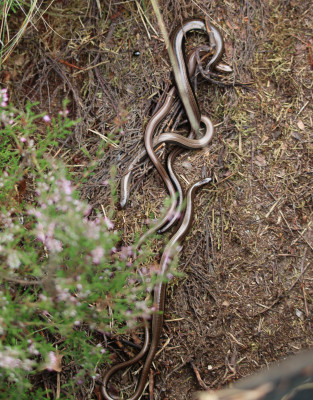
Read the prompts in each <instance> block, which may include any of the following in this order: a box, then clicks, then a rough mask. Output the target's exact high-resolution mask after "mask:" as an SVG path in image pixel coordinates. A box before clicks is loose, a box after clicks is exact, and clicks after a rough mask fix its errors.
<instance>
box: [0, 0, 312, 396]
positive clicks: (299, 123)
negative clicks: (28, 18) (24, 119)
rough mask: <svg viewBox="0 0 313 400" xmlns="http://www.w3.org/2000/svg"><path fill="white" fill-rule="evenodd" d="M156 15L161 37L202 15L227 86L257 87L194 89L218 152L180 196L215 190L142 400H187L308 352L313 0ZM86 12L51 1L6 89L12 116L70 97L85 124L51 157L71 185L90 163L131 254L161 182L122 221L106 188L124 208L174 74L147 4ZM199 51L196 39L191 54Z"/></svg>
mask: <svg viewBox="0 0 313 400" xmlns="http://www.w3.org/2000/svg"><path fill="white" fill-rule="evenodd" d="M86 3H87V2H86ZM160 5H161V10H162V12H163V18H164V20H165V24H166V27H167V29H168V31H169V32H171V30H172V28H173V27H174V26H176V25H178V24H180V23H181V22H182V21H183V20H184V19H185V18H187V17H204V16H205V15H207V16H208V17H209V18H210V20H212V22H213V23H215V24H216V25H217V26H218V27H219V28H220V30H221V32H222V34H223V37H224V40H225V50H226V53H225V58H224V60H225V61H226V62H227V63H228V64H229V65H231V66H232V68H233V70H234V73H233V75H232V79H233V81H234V82H235V81H236V82H242V83H247V82H251V83H252V84H251V85H249V87H250V88H251V89H250V90H247V89H246V88H244V87H234V86H230V87H229V86H228V87H226V88H223V87H217V86H215V85H212V84H210V83H208V82H205V81H204V80H203V79H202V78H201V77H200V76H198V78H197V82H196V86H197V90H196V93H197V98H198V101H199V104H200V108H201V110H202V112H203V113H205V114H207V115H209V116H210V118H211V119H212V121H213V122H214V124H215V126H216V129H215V137H214V139H213V141H212V144H211V145H210V147H209V148H207V149H204V150H202V151H198V152H185V153H183V155H182V156H181V157H180V158H178V159H177V160H176V162H175V170H176V171H177V173H178V175H179V176H180V178H181V180H182V182H183V184H184V185H185V187H187V186H188V185H189V184H190V183H192V182H194V181H196V180H197V179H199V178H201V176H202V174H203V173H206V174H211V175H212V176H213V177H214V179H215V184H214V185H212V186H211V187H208V188H205V189H203V190H202V191H201V192H199V194H198V196H197V198H196V215H195V220H194V225H193V228H192V231H191V233H190V234H189V236H188V238H187V240H186V241H185V243H184V246H183V252H182V255H181V257H180V261H179V265H178V267H177V269H178V271H180V272H181V274H180V276H178V277H175V278H174V279H173V280H172V281H171V282H170V283H169V285H168V296H167V304H166V311H165V320H166V321H165V325H164V329H163V335H162V341H161V344H160V352H159V354H158V356H157V357H156V359H155V362H154V365H153V370H152V373H151V377H150V388H149V386H148V387H147V389H146V392H145V393H146V394H145V395H144V396H143V399H148V398H149V399H171V400H176V399H177V400H178V399H180V400H181V399H190V398H191V397H192V393H194V392H195V391H197V390H201V389H205V388H210V389H216V388H221V387H223V386H225V385H227V384H229V383H231V382H233V381H235V380H237V379H239V378H241V377H244V376H247V375H250V374H252V373H254V372H256V371H258V370H259V369H261V367H264V366H267V365H269V364H271V363H272V362H274V361H276V360H280V359H283V358H284V357H286V356H288V355H290V354H294V353H297V352H298V351H299V350H300V349H306V348H309V347H313V334H312V296H313V271H312V254H313V252H312V250H313V235H312V212H313V209H312V200H313V199H312V173H313V158H312V156H313V122H312V67H313V58H312V40H313V39H312V30H311V28H312V17H313V15H312V14H313V13H312V2H311V1H309V0H303V1H301V2H299V1H297V0H271V1H270V0H266V1H258V0H251V1H240V2H239V1H237V2H228V1H226V0H221V1H215V0H213V1H200V0H183V1H178V0H162V1H160ZM88 6H89V7H88V8H86V4H85V2H78V1H68V0H62V1H61V0H60V1H55V2H54V3H53V5H52V7H51V8H50V9H49V10H48V11H47V13H46V14H45V16H44V18H43V19H41V20H40V21H39V22H38V23H37V29H38V30H37V31H36V30H35V29H34V27H32V26H30V27H29V28H28V30H27V31H26V34H25V35H24V37H23V39H22V41H21V42H20V44H19V46H18V47H17V48H16V50H15V52H14V53H13V55H12V56H11V58H10V59H9V60H8V61H7V63H6V65H5V66H4V68H3V69H2V71H1V78H2V81H4V82H5V84H6V86H8V87H9V90H10V94H11V98H13V101H15V103H16V104H20V105H21V106H23V104H25V102H26V101H27V100H30V101H32V102H34V101H39V104H38V106H37V107H38V110H40V111H43V110H46V111H48V112H49V113H50V114H51V115H56V114H57V112H58V110H60V109H61V103H62V100H63V99H64V98H65V97H68V98H70V100H71V103H70V106H69V109H70V115H71V117H73V118H80V119H81V120H80V123H79V124H78V125H77V127H75V132H73V136H72V137H71V138H70V139H69V140H67V141H66V142H65V143H63V144H62V146H61V151H60V152H59V154H58V156H59V157H62V159H63V160H64V161H65V162H66V164H67V165H68V166H69V168H70V169H71V170H72V172H73V173H74V174H75V175H77V177H78V179H80V177H82V176H83V171H84V169H85V167H86V164H87V163H89V160H88V158H87V157H86V156H85V152H84V150H87V151H88V152H89V154H90V155H91V156H92V157H93V158H94V160H95V161H96V166H95V170H94V173H93V175H92V176H90V178H88V180H87V181H84V183H82V185H81V190H82V196H83V197H84V198H86V199H88V201H89V202H90V204H91V205H92V206H93V207H94V208H95V209H99V210H101V206H103V207H104V209H105V210H108V211H112V210H113V211H114V220H115V223H116V225H117V226H118V227H119V228H120V229H121V230H122V232H123V240H124V242H125V243H127V244H131V243H132V242H133V239H134V235H135V234H139V233H140V232H142V231H143V229H144V228H145V226H146V225H145V222H146V220H147V219H148V218H153V217H156V216H157V215H159V213H160V210H161V208H162V205H163V201H164V198H165V197H166V191H165V189H164V187H163V184H162V182H161V179H160V177H159V176H157V174H156V172H155V171H154V170H152V169H151V168H150V165H149V163H148V162H146V163H145V164H143V165H142V167H141V168H140V169H138V170H136V171H135V179H134V183H133V191H132V196H131V201H130V204H129V205H128V206H127V208H126V209H125V210H120V209H118V207H117V206H116V203H113V200H112V197H111V192H110V188H109V187H107V186H105V185H103V181H104V180H107V179H110V178H111V177H113V178H114V179H115V182H116V186H117V193H118V190H119V187H118V184H119V179H120V177H121V176H122V174H123V171H124V170H125V167H126V166H127V163H128V162H129V161H130V160H131V159H132V157H133V156H134V154H136V152H137V151H139V149H141V148H142V146H143V141H142V138H143V131H144V127H145V125H146V124H147V121H148V120H149V118H150V116H151V115H152V113H153V112H154V110H155V108H156V107H157V106H159V104H160V99H161V97H162V94H163V93H164V91H166V90H167V89H168V88H169V87H170V86H171V67H170V63H169V59H168V55H167V52H166V49H165V46H164V41H163V39H162V36H161V34H160V30H159V27H158V25H157V21H156V18H155V15H154V13H153V10H152V6H151V4H150V2H149V1H147V0H146V1H142V2H141V1H131V0H130V1H117V0H111V1H109V0H105V1H103V2H97V1H91V2H88ZM100 7H101V8H100ZM17 26H18V21H17ZM201 40H204V38H203V37H201V35H197V34H193V35H190V36H189V37H188V40H187V46H188V48H193V47H194V46H195V45H196V44H197V43H199V41H201ZM136 52H139V55H136V54H137V53H136ZM169 122H170V121H169V120H167V121H166V124H169ZM164 126H167V125H164ZM114 135H115V138H116V139H118V141H117V143H115V144H114V143H112V142H111V138H112V137H113V136H114ZM105 142H106V143H109V146H108V147H107V148H106V151H105V153H104V154H105V155H104V156H103V157H102V158H100V159H99V158H98V149H99V148H100V147H101V146H103V144H104V143H105ZM163 153H164V151H163ZM164 240H165V239H162V238H161V239H160V240H155V241H154V243H155V257H154V259H151V264H153V263H157V262H158V260H159V254H160V252H161V250H162V247H163V244H164ZM137 334H138V335H139V336H140V332H139V330H138V332H137ZM126 338H127V336H126ZM108 347H109V350H110V351H111V352H112V353H114V352H115V353H117V354H118V358H117V356H115V358H117V359H118V360H119V359H120V358H122V359H123V358H124V359H125V358H126V357H127V355H126V354H125V351H124V349H123V346H122V348H120V349H119V348H118V347H117V346H116V341H108ZM138 368H139V367H138ZM103 369H104V366H103V365H102V366H99V370H98V372H99V373H100V374H101V373H102V372H103ZM69 370H70V367H69V368H65V369H64V371H63V372H62V374H61V382H66V381H67V379H68V377H69V376H70V374H71V373H70V371H69ZM137 377H138V374H136V375H135V374H134V371H132V372H131V373H127V374H126V375H124V376H123V378H120V381H121V382H122V383H124V385H125V387H128V389H127V390H126V392H127V391H128V392H127V393H132V391H133V390H134V385H135V383H136V381H137ZM55 384H56V382H55V377H51V379H50V378H49V377H46V385H47V387H51V388H53V386H54V385H55ZM130 384H132V386H130ZM90 389H91V388H90V387H89V388H81V394H80V395H79V396H80V397H77V398H81V399H87V398H95V399H97V398H98V399H99V398H100V397H99V396H100V395H99V391H98V390H97V389H95V390H94V391H93V393H92V394H91V395H90V393H91V392H90ZM90 396H91V397H90Z"/></svg>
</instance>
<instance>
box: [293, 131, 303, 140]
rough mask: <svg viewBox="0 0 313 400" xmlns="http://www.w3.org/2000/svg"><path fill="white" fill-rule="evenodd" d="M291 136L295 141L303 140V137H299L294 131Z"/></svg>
mask: <svg viewBox="0 0 313 400" xmlns="http://www.w3.org/2000/svg"><path fill="white" fill-rule="evenodd" d="M291 136H292V137H293V138H295V139H297V140H300V141H301V140H302V137H301V136H300V135H299V133H298V132H296V131H292V132H291Z"/></svg>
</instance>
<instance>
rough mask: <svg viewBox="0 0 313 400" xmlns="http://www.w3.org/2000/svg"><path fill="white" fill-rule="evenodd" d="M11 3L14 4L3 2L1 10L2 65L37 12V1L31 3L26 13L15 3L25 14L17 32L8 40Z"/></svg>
mask: <svg viewBox="0 0 313 400" xmlns="http://www.w3.org/2000/svg"><path fill="white" fill-rule="evenodd" d="M13 3H14V1H13V0H11V1H9V2H6V1H3V8H2V15H3V20H2V23H1V31H0V36H1V38H2V39H1V40H2V44H3V47H2V49H1V63H4V62H5V61H6V60H7V59H8V57H9V56H10V54H11V53H12V51H13V50H14V48H15V47H16V45H17V44H18V42H19V41H20V40H21V38H22V36H23V35H24V33H25V31H26V29H27V27H28V25H29V24H30V23H31V22H32V18H33V17H34V15H35V14H36V9H37V10H38V7H37V4H38V0H32V1H31V3H30V7H29V10H28V12H25V11H24V9H23V7H22V6H21V5H20V4H19V2H16V3H17V4H18V5H19V6H20V8H21V10H22V12H23V13H24V14H25V19H24V21H23V22H22V25H21V27H20V29H19V30H18V32H17V33H16V34H15V35H14V36H13V37H12V38H10V30H9V21H8V14H9V12H10V10H11V7H12V5H13ZM5 32H6V35H7V36H6V39H5Z"/></svg>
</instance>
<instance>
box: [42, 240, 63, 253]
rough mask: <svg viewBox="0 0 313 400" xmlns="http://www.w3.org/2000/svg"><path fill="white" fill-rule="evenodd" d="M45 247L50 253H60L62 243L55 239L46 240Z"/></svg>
mask: <svg viewBox="0 0 313 400" xmlns="http://www.w3.org/2000/svg"><path fill="white" fill-rule="evenodd" d="M45 245H46V246H47V249H48V250H49V251H51V252H52V253H60V252H61V251H62V250H63V246H62V242H60V240H57V239H51V238H46V240H45Z"/></svg>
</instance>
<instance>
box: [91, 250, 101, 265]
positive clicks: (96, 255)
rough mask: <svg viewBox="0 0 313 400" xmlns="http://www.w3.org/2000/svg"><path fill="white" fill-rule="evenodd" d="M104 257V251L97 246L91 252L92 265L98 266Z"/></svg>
mask: <svg viewBox="0 0 313 400" xmlns="http://www.w3.org/2000/svg"><path fill="white" fill-rule="evenodd" d="M103 256H104V250H103V248H102V247H100V246H98V247H96V248H95V249H93V250H92V251H91V257H92V261H93V263H94V264H100V261H101V259H102V257H103Z"/></svg>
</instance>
